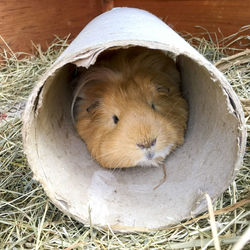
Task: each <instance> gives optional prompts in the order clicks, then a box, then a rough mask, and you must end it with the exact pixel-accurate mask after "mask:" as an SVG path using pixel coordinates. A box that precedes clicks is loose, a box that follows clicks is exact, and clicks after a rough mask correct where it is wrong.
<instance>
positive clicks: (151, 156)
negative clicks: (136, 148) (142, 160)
mask: <svg viewBox="0 0 250 250" xmlns="http://www.w3.org/2000/svg"><path fill="white" fill-rule="evenodd" d="M154 155H155V153H154V152H151V151H149V152H147V153H146V157H147V159H148V160H152V159H153V157H154Z"/></svg>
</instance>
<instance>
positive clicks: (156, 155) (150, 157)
mask: <svg viewBox="0 0 250 250" xmlns="http://www.w3.org/2000/svg"><path fill="white" fill-rule="evenodd" d="M172 147H173V145H172V144H170V145H168V146H167V147H165V148H163V149H162V150H160V151H159V152H155V150H148V149H147V150H144V151H145V152H144V155H143V157H142V158H141V159H140V160H139V161H138V163H137V164H136V165H137V166H142V167H158V166H159V165H160V163H162V162H163V161H164V160H165V158H166V157H167V156H168V155H169V154H170V153H171V150H172Z"/></svg>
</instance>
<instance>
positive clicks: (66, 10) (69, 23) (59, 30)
mask: <svg viewBox="0 0 250 250" xmlns="http://www.w3.org/2000/svg"><path fill="white" fill-rule="evenodd" d="M101 12H102V6H101V4H100V0H74V1H69V0H42V1H39V0H32V1H31V0H22V1H19V0H1V1H0V35H1V36H2V37H3V39H4V40H5V41H6V42H7V43H8V45H9V46H10V47H11V49H12V50H13V51H28V52H29V51H30V49H31V47H32V45H31V41H33V42H34V43H35V44H41V45H43V47H46V44H48V43H49V42H51V41H52V40H53V39H54V35H55V34H56V35H58V36H60V37H64V36H66V35H68V34H69V33H71V37H72V38H73V37H75V36H76V35H77V34H78V33H79V32H80V31H81V30H82V29H83V27H84V26H85V25H86V24H87V23H88V22H89V21H90V20H91V19H92V18H94V17H95V16H97V15H99V14H100V13H101ZM0 40H1V39H0ZM0 46H4V43H3V41H0Z"/></svg>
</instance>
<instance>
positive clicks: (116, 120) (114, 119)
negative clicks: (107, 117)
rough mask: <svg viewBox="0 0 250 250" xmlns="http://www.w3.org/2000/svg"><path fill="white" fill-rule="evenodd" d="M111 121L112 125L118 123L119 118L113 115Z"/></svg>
mask: <svg viewBox="0 0 250 250" xmlns="http://www.w3.org/2000/svg"><path fill="white" fill-rule="evenodd" d="M112 119H113V122H114V124H117V123H118V122H119V118H118V117H117V115H113V116H112Z"/></svg>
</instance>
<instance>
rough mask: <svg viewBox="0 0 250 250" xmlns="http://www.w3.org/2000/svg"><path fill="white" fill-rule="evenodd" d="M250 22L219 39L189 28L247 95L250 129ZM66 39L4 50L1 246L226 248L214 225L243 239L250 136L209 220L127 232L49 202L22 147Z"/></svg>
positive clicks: (226, 236)
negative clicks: (27, 117)
mask: <svg viewBox="0 0 250 250" xmlns="http://www.w3.org/2000/svg"><path fill="white" fill-rule="evenodd" d="M249 29H250V26H246V27H243V28H242V29H241V30H240V31H239V32H238V33H236V34H233V35H232V36H229V37H226V38H223V39H222V40H220V41H219V40H218V39H217V37H216V36H215V39H214V41H213V39H212V37H211V36H210V34H208V37H209V39H208V40H206V39H205V38H203V35H207V34H205V33H204V34H201V35H199V36H195V37H192V36H191V35H189V34H186V35H183V36H184V38H185V39H186V40H187V41H188V42H190V43H191V44H192V45H193V46H194V47H196V48H197V49H198V50H199V51H200V53H202V54H203V55H204V56H205V57H207V58H208V59H209V60H210V61H212V62H213V63H215V65H216V66H217V67H218V68H219V69H220V70H222V71H223V72H224V73H225V75H226V77H227V78H228V80H229V82H230V83H231V85H232V87H233V88H234V90H235V91H236V93H237V94H238V95H239V97H240V100H241V101H242V104H243V108H244V112H245V117H246V121H247V129H248V131H249V129H250V63H249V62H250V51H249V50H246V49H245V48H244V46H245V45H247V43H248V46H249V37H247V36H242V35H241V34H242V32H243V31H248V30H249ZM234 43H243V47H242V49H235V48H232V45H233V44H234ZM65 47H67V39H59V38H56V40H55V41H54V42H53V43H52V44H51V46H50V47H49V48H48V49H47V51H45V52H42V50H41V49H40V47H39V46H35V45H34V49H35V51H34V54H35V55H25V57H23V53H16V54H14V53H13V52H12V51H11V49H10V48H9V47H7V48H6V50H5V49H2V51H1V54H0V59H1V63H0V83H1V84H0V249H163V248H164V249H200V248H203V249H207V248H208V249H215V248H216V249H219V248H218V241H216V237H215V238H213V233H212V231H213V229H214V226H215V225H216V226H217V233H218V235H219V245H220V246H221V249H232V246H234V245H235V244H238V246H239V245H240V244H244V243H245V242H246V241H247V239H248V238H249V235H250V232H249V230H248V232H246V231H247V228H248V225H249V218H250V211H249V203H250V197H249V191H250V190H249V187H250V174H249V167H250V138H249V137H248V142H247V148H246V154H245V157H244V162H243V166H242V168H241V170H240V171H239V173H238V175H237V177H236V179H235V181H234V182H233V183H232V184H231V186H230V187H229V188H228V190H226V191H225V192H224V194H223V195H222V196H221V197H220V198H218V199H217V200H216V202H215V203H214V209H215V220H216V222H215V223H212V222H211V224H210V220H209V215H208V214H204V215H202V216H200V217H197V218H194V219H193V220H190V221H186V222H183V223H182V224H180V225H177V226H175V227H173V228H169V229H167V230H162V231H158V232H154V233H132V234H129V233H126V234H122V233H114V232H113V231H112V230H111V229H110V230H109V231H102V230H97V229H94V228H92V227H91V225H90V227H89V226H84V225H83V224H81V223H79V222H76V221H74V220H72V219H71V218H69V217H68V216H66V215H64V214H62V212H60V211H59V210H58V209H57V208H56V207H55V206H54V205H53V204H51V203H50V201H49V200H48V198H47V196H46V195H45V193H44V191H43V189H42V188H41V186H40V185H39V183H37V182H36V181H34V180H33V179H32V173H31V170H30V169H29V167H28V164H27V161H26V158H25V156H24V154H23V150H22V141H21V127H22V123H21V114H22V110H23V108H24V105H25V102H26V99H27V97H28V95H29V93H30V92H31V89H32V88H33V85H34V83H35V82H36V80H37V79H38V78H39V76H41V75H42V74H43V73H44V71H45V70H46V69H47V68H48V67H49V66H50V65H51V64H52V63H53V62H54V60H55V59H56V58H57V57H58V56H59V55H60V53H61V52H62V51H63V50H64V48H65ZM232 54H233V55H232ZM228 55H230V56H228ZM218 178H219V177H218ZM218 181H219V180H218ZM244 232H245V233H244ZM247 234H248V235H247ZM247 237H248V238H247ZM245 247H246V248H247V246H245ZM234 249H241V247H238V248H237V247H235V248H234Z"/></svg>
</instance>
